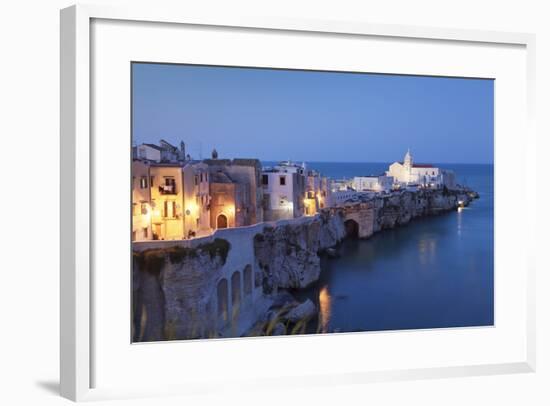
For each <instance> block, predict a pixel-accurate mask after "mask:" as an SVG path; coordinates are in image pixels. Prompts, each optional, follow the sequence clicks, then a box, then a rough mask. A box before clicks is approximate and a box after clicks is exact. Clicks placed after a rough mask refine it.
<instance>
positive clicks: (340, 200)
mask: <svg viewBox="0 0 550 406" xmlns="http://www.w3.org/2000/svg"><path fill="white" fill-rule="evenodd" d="M360 195H361V193H360V192H357V191H355V190H353V189H348V190H336V191H333V192H332V193H331V200H332V205H333V206H340V205H342V204H344V203H346V202H348V201H354V200H358V199H359V196H360Z"/></svg>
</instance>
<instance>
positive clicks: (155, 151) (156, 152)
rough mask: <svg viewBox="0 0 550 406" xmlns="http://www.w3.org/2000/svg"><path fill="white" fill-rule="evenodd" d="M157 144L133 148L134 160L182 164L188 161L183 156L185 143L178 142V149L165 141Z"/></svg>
mask: <svg viewBox="0 0 550 406" xmlns="http://www.w3.org/2000/svg"><path fill="white" fill-rule="evenodd" d="M159 144H160V145H155V144H147V143H144V144H139V145H138V146H137V147H134V151H133V153H134V159H141V160H147V161H151V162H183V161H185V160H186V159H188V157H187V156H186V155H185V143H184V142H183V141H182V142H180V147H179V148H178V147H176V146H174V145H172V144H170V143H169V142H168V141H165V140H160V141H159Z"/></svg>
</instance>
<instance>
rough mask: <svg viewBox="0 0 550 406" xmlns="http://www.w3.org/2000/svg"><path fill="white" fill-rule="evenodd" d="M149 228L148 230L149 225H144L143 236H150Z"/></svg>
mask: <svg viewBox="0 0 550 406" xmlns="http://www.w3.org/2000/svg"><path fill="white" fill-rule="evenodd" d="M148 231H149V230H147V227H143V238H148V235H149V233H148Z"/></svg>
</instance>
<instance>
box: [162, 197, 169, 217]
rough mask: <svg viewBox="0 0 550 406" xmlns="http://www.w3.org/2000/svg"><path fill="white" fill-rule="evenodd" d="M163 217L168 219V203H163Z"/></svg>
mask: <svg viewBox="0 0 550 406" xmlns="http://www.w3.org/2000/svg"><path fill="white" fill-rule="evenodd" d="M162 216H163V217H168V202H167V201H166V200H165V201H164V212H163V213H162Z"/></svg>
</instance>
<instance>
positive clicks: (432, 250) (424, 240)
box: [418, 236, 437, 266]
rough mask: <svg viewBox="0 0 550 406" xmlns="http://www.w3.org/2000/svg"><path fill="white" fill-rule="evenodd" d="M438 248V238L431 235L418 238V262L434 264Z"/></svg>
mask: <svg viewBox="0 0 550 406" xmlns="http://www.w3.org/2000/svg"><path fill="white" fill-rule="evenodd" d="M436 250H437V240H436V239H435V238H434V237H431V236H422V237H421V238H420V239H419V240H418V262H419V263H420V265H424V266H425V265H428V264H433V263H434V262H435V254H436Z"/></svg>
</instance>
